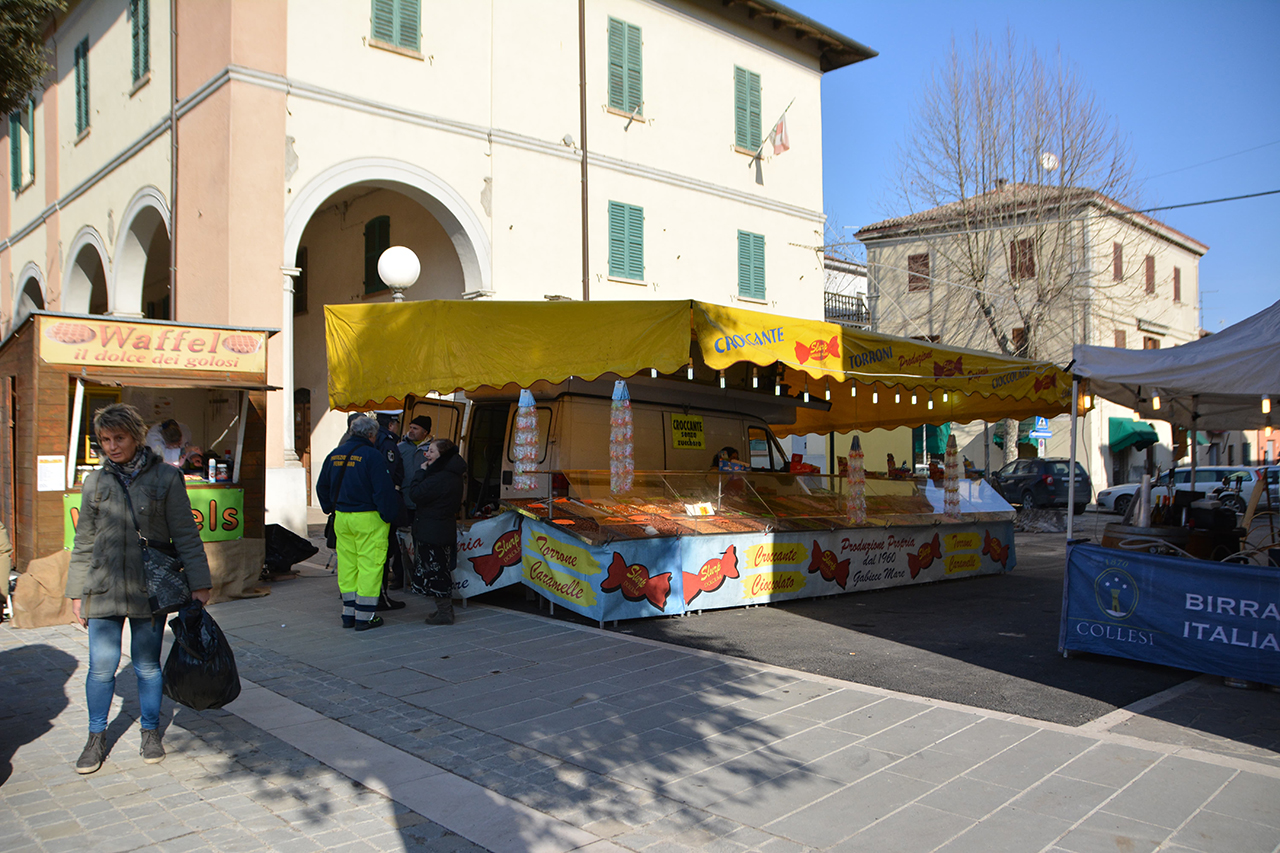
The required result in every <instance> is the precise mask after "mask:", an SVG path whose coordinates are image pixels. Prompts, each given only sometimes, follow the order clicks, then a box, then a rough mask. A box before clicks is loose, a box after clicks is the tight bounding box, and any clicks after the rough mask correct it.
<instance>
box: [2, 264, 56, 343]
mask: <svg viewBox="0 0 1280 853" xmlns="http://www.w3.org/2000/svg"><path fill="white" fill-rule="evenodd" d="M18 281H19V282H20V284H19V286H18V287H17V288H15V289H14V291H13V310H12V312H10V315H9V316H11V317H12V318H13V322H12V323H10V324H9V329H10V331H12V330H13V329H16V328H18V326H20V325H22V321H23V320H25V319H27V317H29V316H31V312H32V311H43V310H44V308H45V294H46V292H47V291H46V290H45V284H44V273H43V272H42V271H41V270H40V267H38V266H37V265H36V264H35V262H33V261H28V262H27V265H26V266H24V267H23V268H22V272H21V273H19V274H18Z"/></svg>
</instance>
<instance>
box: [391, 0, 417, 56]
mask: <svg viewBox="0 0 1280 853" xmlns="http://www.w3.org/2000/svg"><path fill="white" fill-rule="evenodd" d="M396 5H397V9H396V44H397V45H398V46H400V47H403V48H406V49H408V50H418V49H419V48H420V47H421V45H422V4H421V0H397V3H396Z"/></svg>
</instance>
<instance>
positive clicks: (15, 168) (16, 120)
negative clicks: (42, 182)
mask: <svg viewBox="0 0 1280 853" xmlns="http://www.w3.org/2000/svg"><path fill="white" fill-rule="evenodd" d="M9 176H10V181H9V183H10V184H11V185H12V187H13V191H14V192H17V191H18V190H20V189H22V118H21V113H19V112H17V111H16V110H15V111H14V112H11V113H9Z"/></svg>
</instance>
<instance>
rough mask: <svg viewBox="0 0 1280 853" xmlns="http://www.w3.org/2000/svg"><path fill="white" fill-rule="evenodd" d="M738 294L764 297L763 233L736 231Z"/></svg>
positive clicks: (743, 296) (753, 297) (749, 297)
mask: <svg viewBox="0 0 1280 853" xmlns="http://www.w3.org/2000/svg"><path fill="white" fill-rule="evenodd" d="M738 295H739V296H741V297H742V298H744V299H764V235H763V234H752V233H751V232H750V231H739V232H738Z"/></svg>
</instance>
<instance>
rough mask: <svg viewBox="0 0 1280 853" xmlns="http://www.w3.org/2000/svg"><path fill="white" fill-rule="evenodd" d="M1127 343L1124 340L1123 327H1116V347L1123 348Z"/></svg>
mask: <svg viewBox="0 0 1280 853" xmlns="http://www.w3.org/2000/svg"><path fill="white" fill-rule="evenodd" d="M1127 347H1128V343H1127V342H1126V341H1125V334H1124V329H1116V349H1125V348H1127Z"/></svg>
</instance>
